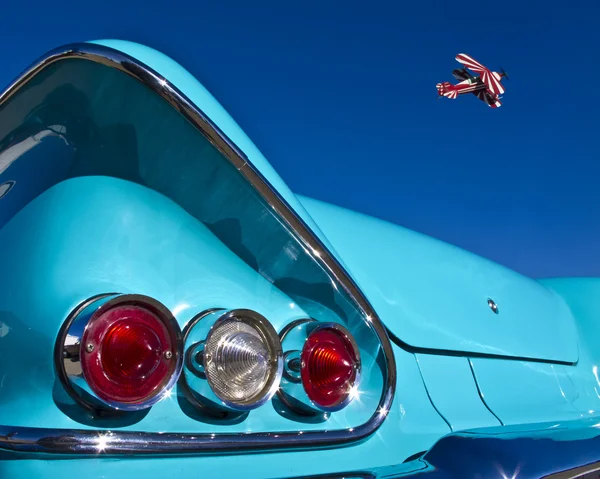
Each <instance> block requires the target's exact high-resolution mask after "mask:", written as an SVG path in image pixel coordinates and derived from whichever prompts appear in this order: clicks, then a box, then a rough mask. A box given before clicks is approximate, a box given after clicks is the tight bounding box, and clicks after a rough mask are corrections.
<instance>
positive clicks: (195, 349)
mask: <svg viewBox="0 0 600 479" xmlns="http://www.w3.org/2000/svg"><path fill="white" fill-rule="evenodd" d="M292 326H293V327H288V328H286V329H284V331H283V332H282V334H281V335H280V336H278V335H277V332H276V331H275V329H274V328H273V326H272V325H271V323H270V322H269V321H268V320H267V319H266V318H264V317H263V316H261V315H260V314H258V313H256V312H254V311H251V310H245V309H238V310H228V311H226V310H210V311H207V312H205V313H202V314H200V315H198V316H197V317H196V318H194V319H193V320H192V321H190V322H189V323H188V325H187V327H186V329H185V332H184V333H183V334H182V332H181V330H180V329H179V326H178V324H177V322H176V321H175V318H174V317H173V316H172V314H171V313H170V312H169V310H168V309H167V308H166V307H165V306H163V305H162V304H160V303H159V302H157V301H155V300H153V299H152V298H149V297H146V296H140V295H104V296H101V297H96V298H93V299H91V300H89V301H87V302H86V303H85V304H84V305H82V306H81V307H80V308H78V309H77V310H76V311H75V312H74V313H73V314H72V315H71V316H70V317H69V319H68V320H67V322H66V323H65V326H64V328H63V330H62V332H61V335H60V337H59V341H58V343H57V353H56V354H57V368H58V371H59V373H60V376H61V377H62V378H64V379H65V381H64V384H65V386H66V389H67V390H68V391H69V392H70V393H71V394H72V395H73V397H75V399H77V400H78V401H79V402H80V403H82V404H84V405H85V406H87V407H90V408H94V409H97V408H103V409H113V410H137V409H144V408H147V407H150V406H151V405H152V404H154V403H155V402H157V401H158V400H160V399H161V398H162V397H164V396H165V395H166V394H168V392H169V390H170V389H171V388H172V387H173V385H174V384H175V383H176V381H177V380H178V377H179V375H180V373H181V371H182V369H183V371H184V378H185V380H184V381H183V382H182V387H183V388H184V393H185V394H186V396H188V398H190V399H191V400H192V401H193V402H195V403H197V405H198V406H199V407H203V408H205V409H207V410H208V411H217V412H229V411H238V412H243V411H248V410H251V409H254V408H256V407H258V406H260V405H262V404H264V403H265V402H266V401H267V400H269V399H270V398H271V397H272V396H273V394H275V392H276V391H279V393H280V397H281V398H282V399H283V400H284V402H285V403H286V404H288V405H290V407H292V408H293V409H296V410H297V412H302V413H306V412H309V411H313V412H314V411H336V410H339V409H341V408H343V407H344V406H346V405H347V404H348V403H349V402H350V401H351V399H352V397H353V395H352V391H354V390H355V389H356V387H357V385H358V381H359V376H360V355H359V350H358V348H357V346H356V344H355V342H354V340H353V338H352V336H351V335H350V333H349V332H348V331H347V330H346V329H345V328H343V327H342V326H340V325H339V324H336V323H325V324H319V323H317V322H316V321H314V320H302V321H300V322H296V323H294V324H293V325H292ZM282 342H283V346H285V349H286V352H285V355H284V352H283V347H282ZM184 363H185V364H184ZM282 375H283V379H282Z"/></svg>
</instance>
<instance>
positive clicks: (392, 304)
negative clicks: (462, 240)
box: [300, 197, 578, 363]
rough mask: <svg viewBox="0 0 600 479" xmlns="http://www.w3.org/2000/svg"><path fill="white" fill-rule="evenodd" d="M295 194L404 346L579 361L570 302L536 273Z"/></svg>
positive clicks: (571, 361) (570, 361)
mask: <svg viewBox="0 0 600 479" xmlns="http://www.w3.org/2000/svg"><path fill="white" fill-rule="evenodd" d="M300 199H301V201H302V203H303V205H304V207H305V208H306V209H307V210H308V211H309V213H310V214H311V216H312V217H313V218H314V220H315V221H316V222H317V224H318V225H319V226H320V227H321V230H322V231H323V232H324V233H325V234H326V235H327V237H328V238H329V240H330V241H331V243H332V244H333V245H334V248H335V249H336V251H337V252H338V253H339V254H340V255H341V256H342V257H343V258H344V262H345V264H346V267H347V268H348V269H349V271H350V272H351V274H352V275H353V276H354V278H355V279H356V281H357V282H358V284H359V285H360V286H361V287H362V288H363V290H364V291H365V292H366V294H367V296H368V297H369V299H370V300H371V302H372V303H373V306H374V307H375V309H376V310H377V311H378V312H379V315H380V317H381V318H382V319H383V321H384V323H385V324H386V326H387V327H388V328H389V329H390V330H391V331H392V333H393V334H394V335H396V336H397V337H398V338H400V340H401V341H403V342H405V343H407V344H408V345H409V346H412V347H419V348H428V349H438V350H452V351H463V352H466V353H468V352H474V353H486V354H492V355H502V356H516V357H523V358H537V359H547V360H553V361H564V362H569V363H574V362H576V361H577V358H578V352H577V336H576V328H575V323H574V319H573V317H572V315H571V312H570V311H569V308H568V307H567V305H566V304H565V302H564V300H563V299H562V298H561V297H559V296H558V295H557V294H556V293H554V292H553V291H551V290H549V289H547V288H545V287H543V286H540V284H539V283H537V282H536V281H534V280H532V279H529V278H526V277H525V276H522V275H520V274H518V273H515V272H514V271H511V270H509V269H507V268H504V267H502V266H500V265H497V264H495V263H492V262H491V261H488V260H486V259H484V258H480V257H478V256H475V255H473V254H471V253H468V252H466V251H464V250H462V249H460V248H457V247H455V246H452V245H449V244H447V243H443V242H441V241H438V240H435V239H433V238H430V237H427V236H424V235H421V234H419V233H415V232H413V231H410V230H407V229H405V228H402V227H400V226H397V225H393V224H391V223H387V222H385V221H382V220H378V219H376V218H373V217H370V216H366V215H362V214H359V213H356V212H353V211H350V210H346V209H344V208H340V207H336V206H333V205H330V204H327V203H323V202H320V201H317V200H312V199H309V198H305V197H300ZM490 298H491V299H493V301H495V302H496V304H497V305H498V314H494V313H493V312H492V310H491V309H490V307H489V306H488V299H490Z"/></svg>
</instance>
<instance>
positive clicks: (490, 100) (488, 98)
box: [473, 90, 502, 108]
mask: <svg viewBox="0 0 600 479" xmlns="http://www.w3.org/2000/svg"><path fill="white" fill-rule="evenodd" d="M473 95H475V96H476V97H477V98H479V99H480V100H481V101H483V102H485V103H487V105H488V106H489V107H491V108H499V107H501V106H502V103H500V100H498V97H497V96H496V95H492V94H491V93H490V92H489V91H488V90H479V91H474V92H473Z"/></svg>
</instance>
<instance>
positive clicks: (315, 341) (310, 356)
mask: <svg viewBox="0 0 600 479" xmlns="http://www.w3.org/2000/svg"><path fill="white" fill-rule="evenodd" d="M300 360H301V366H300V375H301V378H302V385H303V386H304V390H305V391H306V394H307V395H308V397H309V399H310V400H311V401H312V402H313V403H314V404H316V405H317V406H319V407H320V408H322V409H325V410H331V411H334V410H337V409H340V408H342V407H344V406H345V405H346V404H347V403H348V402H349V400H350V399H351V393H352V390H353V388H354V387H355V386H356V385H357V381H358V373H359V371H360V357H359V353H358V349H357V348H356V346H355V345H354V341H353V340H352V338H351V336H350V333H348V332H347V331H346V330H344V329H342V328H340V327H338V326H334V325H328V326H324V327H319V328H317V329H316V330H315V331H313V332H312V333H311V334H310V335H309V336H308V338H307V339H306V342H305V344H304V347H303V348H302V353H301V356H300Z"/></svg>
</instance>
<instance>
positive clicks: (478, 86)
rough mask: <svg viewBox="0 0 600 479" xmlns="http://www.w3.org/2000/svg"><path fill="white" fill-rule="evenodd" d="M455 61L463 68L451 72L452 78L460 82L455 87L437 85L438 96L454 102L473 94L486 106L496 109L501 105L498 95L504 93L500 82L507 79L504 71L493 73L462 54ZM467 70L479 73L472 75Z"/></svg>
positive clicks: (448, 83) (448, 84)
mask: <svg viewBox="0 0 600 479" xmlns="http://www.w3.org/2000/svg"><path fill="white" fill-rule="evenodd" d="M456 61H457V62H459V63H462V64H463V65H464V67H463V68H457V69H456V70H454V71H453V72H452V75H453V76H454V78H456V79H457V80H460V83H457V84H456V85H452V84H451V83H450V82H444V83H438V84H437V85H436V87H437V91H438V95H439V96H440V97H442V96H445V97H447V98H452V99H453V100H454V99H456V98H457V97H458V95H462V94H463V93H473V94H474V95H475V96H476V97H477V98H479V99H480V100H481V101H484V102H485V103H487V105H488V106H490V107H492V108H498V107H499V106H500V105H501V103H500V95H502V94H503V93H504V88H503V87H502V85H501V84H500V81H501V80H502V78H504V77H506V78H508V76H507V75H506V72H505V71H504V70H502V71H501V73H498V72H493V71H491V70H489V69H488V68H486V67H484V66H483V65H482V64H481V63H479V62H478V61H476V60H474V59H473V58H471V57H470V56H469V55H465V54H464V53H460V54H458V55H457V56H456ZM467 69H468V70H471V71H473V72H475V73H479V76H475V75H473V74H472V73H471V72H469V71H468V70H467Z"/></svg>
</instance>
